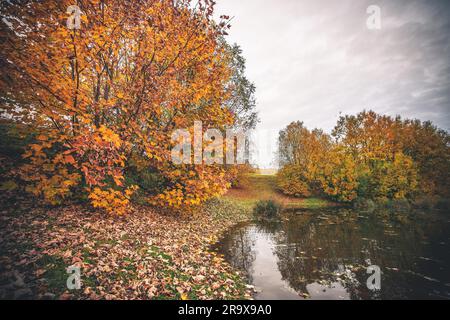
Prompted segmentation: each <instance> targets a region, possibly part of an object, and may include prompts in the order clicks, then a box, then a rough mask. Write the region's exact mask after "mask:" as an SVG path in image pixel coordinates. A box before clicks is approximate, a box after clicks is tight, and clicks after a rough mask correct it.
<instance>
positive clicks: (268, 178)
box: [224, 174, 335, 209]
mask: <svg viewBox="0 0 450 320" xmlns="http://www.w3.org/2000/svg"><path fill="white" fill-rule="evenodd" d="M224 197H225V198H226V199H229V200H232V201H234V202H237V203H239V204H240V205H242V206H245V207H248V208H253V207H254V206H255V204H256V203H257V202H258V201H260V200H274V201H276V202H277V203H279V204H281V205H282V206H283V208H286V209H294V208H302V209H315V208H324V207H329V206H333V205H335V203H333V202H330V201H328V200H325V199H321V198H317V197H310V198H295V197H290V196H287V195H284V194H283V193H281V192H280V191H279V190H278V189H277V185H276V176H275V175H262V174H251V175H250V176H249V178H248V183H247V184H246V185H245V186H243V187H241V188H235V189H230V190H229V191H228V192H227V194H226V195H225V196H224Z"/></svg>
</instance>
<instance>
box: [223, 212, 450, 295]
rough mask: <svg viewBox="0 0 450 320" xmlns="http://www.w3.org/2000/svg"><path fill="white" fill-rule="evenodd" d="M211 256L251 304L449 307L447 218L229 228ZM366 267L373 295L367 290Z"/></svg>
mask: <svg viewBox="0 0 450 320" xmlns="http://www.w3.org/2000/svg"><path fill="white" fill-rule="evenodd" d="M214 250H216V251H218V252H219V253H221V254H223V255H224V256H225V259H226V260H228V261H229V262H230V263H231V264H232V265H233V266H234V267H236V268H238V269H240V270H242V271H244V272H245V274H246V276H247V277H248V280H249V282H250V283H251V284H252V285H254V286H255V288H256V290H257V293H256V294H255V299H305V298H308V299H413V298H417V299H450V214H444V213H430V212H428V213H427V212H415V213H393V212H377V213H361V212H357V211H354V210H349V209H334V210H325V211H318V210H311V211H298V212H291V213H284V214H283V215H282V216H281V218H280V219H278V220H276V221H267V220H259V221H253V222H248V223H244V224H240V225H237V226H235V227H234V228H232V229H231V230H229V232H228V233H227V234H225V236H224V237H223V239H222V240H221V241H220V242H219V243H218V244H216V246H215V247H214ZM370 265H377V266H379V267H380V269H381V277H380V279H381V283H380V285H381V286H380V287H381V288H380V290H369V289H368V288H367V279H368V278H369V277H370V275H371V274H368V273H367V267H368V266H370Z"/></svg>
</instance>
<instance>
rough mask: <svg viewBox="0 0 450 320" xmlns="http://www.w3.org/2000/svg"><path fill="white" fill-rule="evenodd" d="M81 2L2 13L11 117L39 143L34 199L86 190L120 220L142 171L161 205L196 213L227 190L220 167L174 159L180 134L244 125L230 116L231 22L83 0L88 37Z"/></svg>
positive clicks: (163, 8) (191, 6)
mask: <svg viewBox="0 0 450 320" xmlns="http://www.w3.org/2000/svg"><path fill="white" fill-rule="evenodd" d="M73 4H74V3H73V1H61V0H58V1H56V0H48V1H31V0H30V1H25V2H24V1H14V0H12V1H7V2H2V3H1V7H0V10H1V14H2V17H3V18H2V20H1V22H0V28H1V29H0V47H1V56H0V64H1V67H2V75H1V78H0V99H1V100H0V101H1V106H2V117H3V118H7V119H9V120H12V121H14V122H15V123H17V124H20V125H22V126H25V127H26V128H27V130H28V131H29V132H33V136H34V139H33V141H32V143H30V144H29V145H28V147H27V148H26V152H25V153H24V158H25V159H27V161H26V163H25V164H24V165H23V166H22V167H21V168H20V170H19V175H20V177H21V178H22V180H23V181H26V182H27V190H28V191H30V192H32V193H34V194H35V195H37V196H40V197H42V198H43V199H44V200H46V201H47V202H50V203H61V202H62V201H63V200H64V199H65V198H67V197H69V196H70V195H71V193H73V192H74V191H80V192H86V193H87V195H88V197H89V199H90V200H91V202H92V204H93V205H94V206H97V207H100V208H104V209H106V210H107V211H109V212H117V213H124V212H125V209H126V206H127V205H128V203H129V201H130V197H131V196H132V194H133V192H135V191H136V189H138V187H139V186H140V185H139V180H142V179H137V178H135V177H136V175H138V176H139V174H148V173H151V174H154V179H155V180H156V181H158V182H159V183H160V184H161V186H162V187H161V188H155V189H153V190H144V195H145V197H146V199H147V201H148V202H151V203H154V204H158V205H169V206H172V207H174V208H179V207H190V206H193V205H197V204H199V203H201V202H203V201H204V200H206V199H208V198H209V197H211V196H213V195H216V194H220V193H221V192H223V191H224V188H225V187H226V186H227V185H228V181H226V178H225V173H224V169H223V168H222V167H220V166H214V165H206V164H201V165H195V166H194V165H179V166H177V165H174V164H173V163H172V162H171V161H170V160H171V159H170V150H171V147H172V144H171V143H172V142H171V139H170V138H171V133H172V132H173V130H174V129H175V128H190V127H192V125H193V122H194V121H195V120H202V121H203V124H204V125H203V129H204V130H206V129H208V128H209V127H214V128H219V129H225V128H226V127H228V126H232V125H233V123H234V121H235V117H234V115H233V114H232V112H231V111H230V109H229V108H226V107H224V106H225V103H226V101H229V94H230V92H229V89H228V84H229V79H230V76H231V70H230V66H229V64H228V57H227V53H226V50H225V48H224V47H223V45H221V43H220V41H219V39H220V37H222V35H223V33H224V30H225V29H226V28H228V27H229V25H228V24H227V22H226V21H225V20H221V21H220V22H219V23H216V22H215V21H213V19H212V14H213V9H214V2H213V1H209V0H204V1H199V2H197V3H192V2H191V1H190V0H177V1H168V0H143V1H129V0H128V1H127V0H125V1H114V0H79V1H76V5H77V6H78V7H79V8H80V10H81V15H80V18H81V25H80V28H74V29H69V28H68V27H67V25H66V21H67V19H68V18H69V16H70V15H73V14H76V12H75V13H74V11H72V12H71V13H69V14H68V13H67V8H68V7H69V6H70V5H73ZM129 177H131V178H129ZM133 177H134V178H133ZM136 182H137V183H136ZM141 187H142V186H141Z"/></svg>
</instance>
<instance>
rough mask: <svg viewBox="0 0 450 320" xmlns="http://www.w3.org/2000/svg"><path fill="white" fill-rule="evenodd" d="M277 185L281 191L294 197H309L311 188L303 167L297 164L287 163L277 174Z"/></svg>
mask: <svg viewBox="0 0 450 320" xmlns="http://www.w3.org/2000/svg"><path fill="white" fill-rule="evenodd" d="M277 185H278V187H279V188H280V190H281V192H283V193H284V194H286V195H289V196H294V197H308V196H310V195H311V190H310V187H309V184H308V182H307V179H306V177H305V175H304V174H303V172H302V169H301V168H300V167H299V166H296V165H287V166H285V167H283V168H281V169H280V170H279V171H278V174H277Z"/></svg>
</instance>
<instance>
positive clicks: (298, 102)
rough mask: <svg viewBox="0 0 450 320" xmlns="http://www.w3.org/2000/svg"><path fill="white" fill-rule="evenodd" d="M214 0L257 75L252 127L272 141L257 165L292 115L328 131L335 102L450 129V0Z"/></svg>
mask: <svg viewBox="0 0 450 320" xmlns="http://www.w3.org/2000/svg"><path fill="white" fill-rule="evenodd" d="M217 2H218V3H217V6H216V13H217V14H218V15H220V14H227V15H230V16H232V17H234V19H233V20H232V23H231V24H232V28H231V30H230V32H229V36H228V40H229V42H236V43H237V44H239V45H240V46H241V47H242V49H243V55H244V57H245V58H246V60H247V75H248V78H249V79H250V80H251V81H253V82H254V83H255V85H256V90H257V91H256V98H257V103H258V105H257V109H258V111H259V115H260V118H261V123H260V125H259V126H258V130H259V131H260V132H263V133H261V134H260V135H262V136H263V138H262V139H263V140H264V141H266V140H267V141H269V142H270V143H269V146H266V147H262V146H260V147H259V149H267V150H259V151H260V154H259V155H257V158H258V160H257V162H258V164H259V165H260V166H262V167H269V166H270V162H271V160H272V155H273V151H275V150H272V149H274V148H275V141H276V138H277V137H276V133H277V131H278V130H280V129H281V128H283V127H284V126H286V125H287V124H288V123H290V122H291V121H294V120H300V121H303V122H304V123H305V125H306V126H307V127H309V128H314V127H318V128H322V129H324V130H325V131H327V132H330V131H331V129H332V128H333V126H334V124H335V123H336V120H337V118H338V116H339V113H340V112H342V113H343V114H355V113H357V112H359V111H362V110H363V109H372V110H375V111H377V112H379V113H382V114H389V115H395V114H400V115H401V116H403V117H409V118H419V119H421V120H432V121H433V122H434V123H435V124H437V125H438V126H439V127H441V128H443V129H446V130H449V129H450V79H449V73H450V1H445V0H443V1H435V0H432V1H430V0H420V1H419V0H418V1H411V0H389V1H378V0H371V1H365V0H353V1H349V0H334V1H331V0H309V1H305V0H264V1H262V0H218V1H217ZM369 5H377V6H378V7H379V8H380V9H381V15H380V16H381V29H379V30H370V29H369V28H368V27H367V25H366V21H367V19H368V18H369V16H370V14H368V13H367V12H366V10H367V7H368V6H369ZM259 143H261V142H259Z"/></svg>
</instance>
